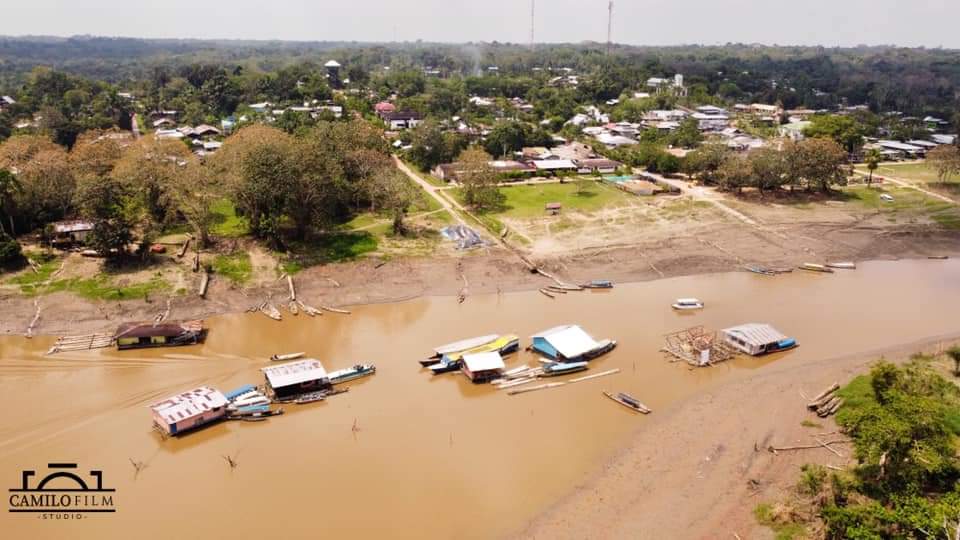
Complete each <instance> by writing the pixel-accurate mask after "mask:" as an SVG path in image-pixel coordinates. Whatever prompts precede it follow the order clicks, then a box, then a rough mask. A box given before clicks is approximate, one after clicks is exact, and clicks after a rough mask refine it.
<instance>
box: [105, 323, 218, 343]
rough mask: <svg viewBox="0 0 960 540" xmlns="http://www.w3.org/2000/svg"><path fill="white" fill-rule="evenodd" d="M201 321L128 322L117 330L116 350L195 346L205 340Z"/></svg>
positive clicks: (204, 331)
mask: <svg viewBox="0 0 960 540" xmlns="http://www.w3.org/2000/svg"><path fill="white" fill-rule="evenodd" d="M206 335H207V331H206V329H205V328H204V327H203V321H201V320H192V321H167V322H163V323H154V322H128V323H123V324H121V325H120V326H119V327H118V328H117V332H116V333H115V334H114V336H113V337H114V339H116V341H117V349H120V350H125V349H145V348H149V347H176V346H179V345H195V344H197V343H200V342H201V341H203V340H204V338H206Z"/></svg>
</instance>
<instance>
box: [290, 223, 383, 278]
mask: <svg viewBox="0 0 960 540" xmlns="http://www.w3.org/2000/svg"><path fill="white" fill-rule="evenodd" d="M377 246H378V243H377V237H376V236H375V235H374V233H373V232H371V231H346V232H334V233H327V234H323V235H321V236H319V237H318V238H316V239H314V240H311V241H309V242H291V243H290V244H289V250H290V256H289V257H285V258H284V259H283V261H282V262H281V264H280V268H281V269H282V270H283V271H284V272H286V273H288V274H295V273H297V272H299V271H301V270H303V269H304V268H309V267H311V266H316V265H318V264H324V263H332V262H340V261H349V260H353V259H356V258H358V257H361V256H362V255H364V254H366V253H370V252H371V251H376V249H377Z"/></svg>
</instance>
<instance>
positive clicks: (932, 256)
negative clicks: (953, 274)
mask: <svg viewBox="0 0 960 540" xmlns="http://www.w3.org/2000/svg"><path fill="white" fill-rule="evenodd" d="M927 258H928V259H936V260H938V261H945V260H947V259H949V258H950V257H948V256H946V255H930V256H928V257H927Z"/></svg>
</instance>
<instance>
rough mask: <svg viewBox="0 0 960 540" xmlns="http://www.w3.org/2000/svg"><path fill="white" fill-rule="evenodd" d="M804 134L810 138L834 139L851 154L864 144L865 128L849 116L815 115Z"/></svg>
mask: <svg viewBox="0 0 960 540" xmlns="http://www.w3.org/2000/svg"><path fill="white" fill-rule="evenodd" d="M803 133H804V135H806V136H807V137H810V138H826V139H833V140H834V141H835V142H836V143H837V144H839V145H840V146H841V147H842V148H843V149H844V150H846V151H847V152H849V153H851V154H852V153H855V152H856V151H857V149H858V148H860V146H861V145H862V144H863V128H862V127H861V126H860V124H858V123H857V122H856V121H855V120H854V119H853V118H851V117H849V116H839V115H833V114H830V115H822V114H818V115H815V116H813V117H812V118H811V119H810V125H809V126H808V127H807V128H806V129H804V130H803Z"/></svg>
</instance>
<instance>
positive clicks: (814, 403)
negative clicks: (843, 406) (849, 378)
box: [807, 383, 840, 409]
mask: <svg viewBox="0 0 960 540" xmlns="http://www.w3.org/2000/svg"><path fill="white" fill-rule="evenodd" d="M839 389H840V383H833V384H832V385H830V387H829V388H827V389H826V390H824V391H823V392H820V393H819V394H817V396H816V397H814V398H813V399H811V400H810V403H807V408H808V409H816V408H818V407H820V406H821V405H823V403H824V401H825V399H826V398H827V397H828V396H830V395H831V394H833V393H834V392H836V391H837V390H839Z"/></svg>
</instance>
